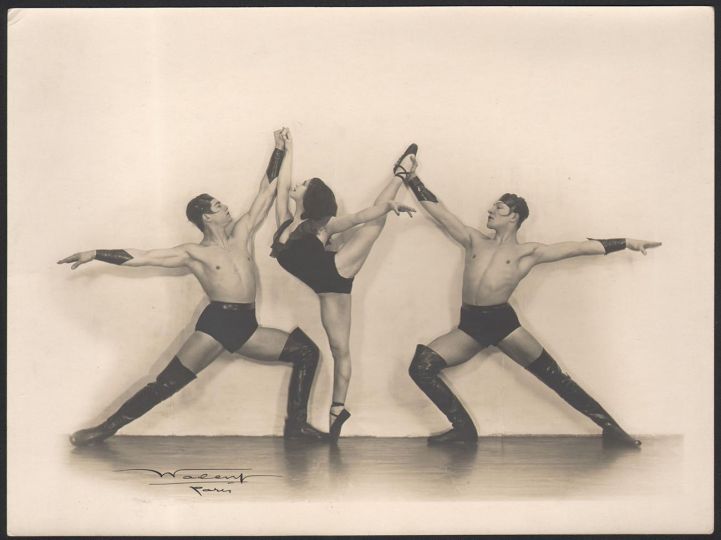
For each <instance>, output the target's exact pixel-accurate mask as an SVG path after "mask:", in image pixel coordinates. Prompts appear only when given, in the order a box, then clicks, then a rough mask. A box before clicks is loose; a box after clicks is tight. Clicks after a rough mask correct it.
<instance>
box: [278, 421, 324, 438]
mask: <svg viewBox="0 0 721 540" xmlns="http://www.w3.org/2000/svg"><path fill="white" fill-rule="evenodd" d="M283 437H285V438H286V439H304V440H311V441H325V440H328V434H327V433H323V432H322V431H320V430H318V429H315V428H314V427H313V426H311V425H310V424H309V423H308V422H303V423H302V424H296V423H293V422H288V421H286V423H285V428H284V429H283Z"/></svg>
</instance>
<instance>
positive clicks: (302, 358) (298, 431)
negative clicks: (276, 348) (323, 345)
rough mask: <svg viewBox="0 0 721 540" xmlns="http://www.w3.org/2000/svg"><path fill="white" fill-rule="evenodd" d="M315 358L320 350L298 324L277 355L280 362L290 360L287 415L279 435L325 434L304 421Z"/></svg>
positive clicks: (321, 436) (309, 436)
mask: <svg viewBox="0 0 721 540" xmlns="http://www.w3.org/2000/svg"><path fill="white" fill-rule="evenodd" d="M319 358H320V351H319V350H318V346H317V345H316V344H315V343H314V342H313V340H312V339H310V338H309V337H308V336H307V335H306V334H305V332H303V331H302V330H301V329H300V328H296V329H295V330H293V332H291V334H290V336H288V341H287V342H286V343H285V346H284V347H283V352H282V353H281V354H280V358H279V360H280V361H281V362H290V363H291V364H293V372H292V373H291V375H290V384H289V386H288V415H287V417H286V419H285V427H284V429H283V436H284V437H286V438H289V439H290V438H303V439H315V440H322V439H326V438H327V434H326V433H323V432H321V431H319V430H317V429H315V428H314V427H313V426H311V425H310V424H309V423H308V399H309V398H310V390H311V387H312V386H313V378H314V377H315V370H316V368H317V367H318V359H319Z"/></svg>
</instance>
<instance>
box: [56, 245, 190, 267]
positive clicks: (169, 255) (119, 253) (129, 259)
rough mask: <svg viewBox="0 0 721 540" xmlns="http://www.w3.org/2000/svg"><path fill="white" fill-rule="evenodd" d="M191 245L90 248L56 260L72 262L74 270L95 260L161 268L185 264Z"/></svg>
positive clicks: (60, 262) (65, 262)
mask: <svg viewBox="0 0 721 540" xmlns="http://www.w3.org/2000/svg"><path fill="white" fill-rule="evenodd" d="M191 249H192V247H191V246H190V245H188V244H183V245H180V246H176V247H172V248H166V249H151V250H147V251H146V250H142V249H135V248H127V249H91V250H89V251H80V252H78V253H74V254H73V255H70V256H69V257H65V258H64V259H61V260H59V261H58V264H69V263H73V265H72V266H71V267H70V269H71V270H75V269H76V268H77V267H78V266H80V265H82V264H86V263H89V262H90V261H93V260H97V261H102V262H106V263H110V264H116V265H122V266H133V267H139V266H160V267H163V268H178V267H180V266H186V265H187V263H188V261H189V260H190V250H191Z"/></svg>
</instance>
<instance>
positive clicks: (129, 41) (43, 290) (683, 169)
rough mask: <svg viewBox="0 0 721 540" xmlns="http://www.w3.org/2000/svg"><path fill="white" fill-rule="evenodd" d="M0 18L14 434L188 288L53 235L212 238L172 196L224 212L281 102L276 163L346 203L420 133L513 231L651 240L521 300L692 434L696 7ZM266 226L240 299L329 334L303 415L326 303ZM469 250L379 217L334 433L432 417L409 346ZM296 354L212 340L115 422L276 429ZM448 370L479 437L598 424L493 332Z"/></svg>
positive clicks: (193, 306)
mask: <svg viewBox="0 0 721 540" xmlns="http://www.w3.org/2000/svg"><path fill="white" fill-rule="evenodd" d="M8 24H9V28H8V31H9V34H8V44H9V50H8V77H9V78H8V236H7V242H8V318H7V321H8V324H7V326H8V352H7V361H8V433H9V436H10V440H11V442H12V444H11V446H10V452H11V453H10V456H11V457H12V456H15V458H18V456H19V455H20V454H22V453H23V451H24V449H27V448H30V447H36V446H37V445H42V444H44V441H45V440H46V438H47V437H49V436H59V435H64V434H68V433H71V432H72V431H74V430H76V429H79V428H81V427H87V426H88V425H91V424H92V423H94V422H97V421H100V420H102V419H104V418H105V417H106V416H107V415H108V414H110V413H112V412H113V411H114V408H115V407H117V406H118V405H119V404H120V403H122V401H123V400H124V399H126V398H127V397H128V396H129V395H131V393H132V392H133V391H135V390H137V389H138V388H140V387H141V386H142V385H144V384H146V383H147V382H148V381H149V380H151V379H152V378H154V377H155V375H156V374H157V373H158V372H159V371H160V370H161V369H162V368H163V367H164V365H165V364H167V362H168V361H169V360H170V359H171V358H172V356H173V355H174V354H175V352H176V350H177V348H178V347H179V345H180V344H181V343H182V340H183V339H184V338H185V337H187V336H188V335H189V333H190V332H191V331H192V327H193V325H194V323H195V318H196V317H197V315H198V314H199V313H200V311H201V310H202V308H203V306H204V305H205V304H204V302H205V301H206V300H205V298H204V295H203V293H202V290H201V288H200V286H199V285H198V284H197V282H196V281H195V280H194V278H193V277H192V276H190V275H184V274H183V273H182V272H179V271H166V270H162V269H127V268H117V267H113V266H110V265H105V264H102V263H92V264H89V265H85V266H83V267H81V268H80V269H78V270H76V271H74V272H71V271H70V269H69V267H68V266H63V267H60V266H57V265H56V264H55V262H56V261H57V260H58V259H60V258H62V257H65V256H67V255H69V254H71V253H73V252H75V251H80V250H86V249H95V248H129V247H134V248H141V249H148V248H156V247H167V246H171V245H176V244H180V243H184V242H192V241H198V240H200V237H201V235H200V233H199V232H198V231H197V230H196V229H195V228H194V227H193V226H192V225H191V224H190V223H189V222H188V221H187V220H186V219H185V215H184V212H185V205H186V203H187V201H188V200H189V199H190V198H192V197H193V196H195V195H197V194H198V193H202V192H208V193H211V194H213V195H214V196H216V197H218V198H219V199H220V200H222V201H224V202H226V203H227V204H228V205H229V206H230V208H231V212H232V213H234V214H235V215H236V216H237V215H240V213H242V212H243V211H245V210H246V209H247V208H248V206H249V204H250V201H251V200H252V198H253V196H254V195H255V192H256V190H257V185H258V181H259V179H260V178H261V176H262V174H263V171H264V169H265V165H266V163H267V160H268V156H269V155H270V152H271V150H272V148H273V139H272V131H273V129H276V128H278V127H280V126H288V127H289V128H290V129H291V131H292V133H293V137H294V140H295V160H294V165H295V168H294V179H297V180H303V179H305V178H309V177H311V176H319V177H321V178H323V179H325V180H326V181H327V182H328V183H329V184H330V185H331V186H332V187H333V189H334V190H335V192H336V195H337V197H338V199H339V201H340V206H341V210H342V211H345V212H347V211H356V210H359V209H361V208H363V207H365V206H367V205H369V204H370V203H372V201H373V199H374V197H375V196H376V194H377V193H378V192H379V191H380V189H381V188H382V186H383V185H384V182H385V181H386V180H387V179H388V177H389V172H390V170H391V166H392V164H393V162H394V161H395V159H396V158H397V157H398V155H399V154H400V153H401V152H402V151H403V150H404V149H405V147H406V146H407V145H408V144H409V143H410V142H416V143H417V144H418V145H419V147H420V150H419V155H418V157H419V162H420V164H421V165H420V168H419V175H420V177H421V178H422V179H423V180H424V181H425V182H426V184H427V185H428V186H429V187H430V188H431V189H432V190H433V191H434V192H435V193H436V194H437V195H438V196H439V198H441V199H442V200H443V201H444V202H445V203H446V205H447V206H448V207H449V208H450V209H451V210H453V211H454V212H455V213H456V214H457V215H458V216H459V217H460V218H461V219H462V220H463V221H464V222H465V223H467V224H469V225H475V226H479V227H481V228H482V225H481V224H482V223H484V220H483V217H484V215H485V210H486V209H487V208H488V206H489V205H490V204H491V203H493V201H494V200H495V199H496V198H497V197H498V196H499V195H501V194H502V193H504V192H506V191H511V192H516V193H518V194H520V195H522V196H524V197H525V198H526V199H527V201H528V204H529V207H530V217H529V219H528V220H527V221H526V223H525V224H524V225H523V227H522V228H521V230H520V234H519V238H520V240H521V241H539V242H548V243H550V242H556V241H564V240H582V239H584V238H585V237H587V236H592V237H600V238H604V237H618V236H625V237H634V238H642V239H650V240H659V241H662V242H663V247H661V248H659V249H656V250H652V251H650V252H649V253H648V255H647V256H646V257H643V256H642V255H641V254H639V253H634V252H630V251H625V252H622V253H616V254H613V255H611V256H608V257H586V258H579V259H576V260H571V261H565V262H561V263H556V264H553V265H546V266H541V267H538V268H536V269H534V270H533V272H532V273H531V274H530V275H529V277H528V278H527V279H526V280H525V281H524V282H523V283H522V284H521V286H520V287H519V288H518V290H517V291H516V292H515V293H514V295H513V296H512V298H511V304H512V305H513V306H514V307H515V308H516V309H517V311H518V313H519V317H520V320H521V322H522V324H523V325H524V326H525V327H526V328H527V329H529V330H530V331H531V332H532V333H533V334H534V335H535V336H536V337H537V339H538V340H539V341H540V342H541V343H542V344H543V345H544V346H545V347H546V348H547V349H548V350H549V352H550V353H551V354H552V355H553V356H554V357H555V358H556V359H557V360H558V362H559V363H560V364H561V365H562V366H563V367H564V368H565V369H566V370H567V371H568V372H569V373H570V374H571V375H572V376H573V377H574V379H575V380H577V381H578V382H579V383H580V384H581V385H582V386H583V387H584V388H585V389H586V390H588V391H589V392H590V393H591V394H592V395H593V396H594V397H596V398H597V399H598V400H599V401H600V402H601V403H602V404H603V405H604V407H605V408H607V409H608V410H609V411H610V412H611V413H612V414H613V415H614V416H615V417H616V419H617V420H619V422H620V423H621V424H622V425H623V426H624V427H625V428H626V429H627V430H628V431H630V432H632V433H635V434H639V435H653V434H683V435H684V436H685V437H686V440H687V441H691V442H690V443H689V444H690V445H691V446H692V447H693V448H701V447H702V448H703V450H702V451H700V452H701V453H700V454H699V459H701V458H703V459H708V458H710V456H711V449H710V447H709V446H708V445H709V443H710V440H711V439H709V437H710V433H711V430H712V419H713V401H712V398H713V386H712V383H713V334H712V330H713V242H714V236H713V197H714V185H713V178H714V177H713V127H714V124H713V80H714V79H713V17H712V11H711V10H708V9H698V8H674V9H670V8H656V9H649V8H640V9H630V8H621V9H610V8H609V9H584V8H573V9H565V10H550V9H546V8H540V9H539V8H481V9H478V8H475V9H474V8H454V9H437V8H414V9H403V8H383V9H310V8H308V9H299V8H296V9H285V10H275V9H242V10H237V9H223V10H221V9H214V10H211V9H203V10H175V9H164V10H134V9H114V10H97V9H94V10H71V9H61V10H20V11H13V12H11V13H10V16H9V23H8ZM399 198H400V199H401V200H403V201H405V202H408V203H411V204H414V199H413V197H412V196H411V195H410V194H409V193H407V192H406V191H405V189H404V188H403V189H402V191H401V194H400V196H399ZM274 230H275V219H274V215H273V213H272V212H271V214H270V215H269V216H268V219H267V221H266V222H265V223H264V224H263V226H262V228H261V229H260V231H259V232H258V234H257V237H256V241H255V256H256V261H257V265H258V271H259V279H260V281H259V283H260V288H259V295H258V299H257V304H258V319H259V321H260V323H261V324H262V325H265V326H271V327H276V328H281V329H283V330H286V331H291V330H292V329H293V328H294V327H295V326H296V325H300V326H301V327H302V328H303V329H304V330H305V331H306V332H307V333H308V334H309V335H310V336H311V337H312V338H313V339H314V340H315V341H316V342H317V343H318V344H319V345H320V347H321V351H322V355H323V358H322V364H321V368H320V370H319V372H318V376H317V379H316V383H315V386H314V389H313V395H312V399H311V410H310V419H311V421H312V422H313V423H314V424H315V425H316V426H319V427H321V428H323V429H326V427H327V407H328V405H329V402H330V391H331V375H332V359H331V356H330V350H329V347H328V343H327V339H326V337H325V334H324V332H323V330H322V327H321V325H320V321H319V311H318V301H317V298H316V297H315V295H314V294H313V293H312V291H310V290H309V289H307V288H306V287H305V286H303V285H302V284H301V283H299V282H298V281H297V280H295V278H293V277H292V276H290V275H289V274H287V273H285V272H284V271H283V270H282V269H281V268H280V267H279V266H278V264H277V262H276V261H275V260H274V259H271V258H270V257H269V256H268V255H269V245H270V242H271V237H272V234H273V232H274ZM462 261H463V254H462V250H461V248H460V247H458V246H457V245H455V244H454V243H453V242H452V241H451V240H450V239H449V238H448V237H446V236H445V235H444V234H443V233H442V232H441V231H440V230H439V229H438V228H437V227H436V226H435V225H434V224H433V223H432V221H431V220H430V219H429V218H428V216H427V215H424V214H423V212H422V211H419V212H418V213H417V214H416V216H415V217H414V218H413V219H412V220H411V219H408V218H407V217H405V216H402V217H395V216H393V215H392V216H390V217H389V219H388V222H387V226H386V228H385V231H384V232H383V235H382V236H381V238H380V239H379V241H378V242H377V244H376V246H375V247H374V249H373V252H372V254H371V255H370V257H369V259H368V261H367V263H366V265H365V267H364V268H363V269H362V270H361V272H360V274H359V275H358V276H357V277H356V280H355V286H354V291H353V326H352V334H351V354H352V358H353V379H352V381H351V386H350V393H349V395H348V400H347V406H348V408H349V409H350V410H351V411H352V413H353V416H352V418H351V420H350V421H349V422H348V423H347V424H346V426H345V427H344V431H343V434H344V435H347V436H353V435H374V436H425V435H427V434H429V433H430V432H435V431H439V430H441V429H443V428H444V426H445V425H446V424H447V422H446V420H445V418H444V417H443V416H442V414H441V413H439V412H438V411H437V409H436V408H435V407H434V406H433V405H432V404H431V402H430V401H429V400H428V399H427V398H426V397H425V396H424V395H423V394H422V393H421V392H420V391H419V390H418V389H417V388H416V387H415V385H414V384H413V382H412V381H411V380H410V378H409V377H408V375H407V367H408V364H409V362H410V360H411V358H412V356H413V352H414V349H415V346H416V344H417V343H428V342H430V341H431V340H432V339H433V338H435V337H437V336H438V335H440V334H443V333H446V332H447V331H449V330H450V329H451V328H453V327H454V326H455V325H457V323H458V310H459V308H460V285H461V281H460V280H461V272H462ZM289 375H290V368H289V367H287V366H283V365H271V366H265V365H262V364H261V363H259V362H249V361H247V360H246V359H243V358H241V357H239V356H232V355H229V354H224V355H222V357H221V358H220V359H219V360H218V361H217V362H216V363H215V364H213V365H211V366H210V367H209V368H207V369H206V370H205V371H204V372H203V373H202V374H201V376H200V377H199V379H198V380H197V381H196V382H195V383H193V384H192V385H191V386H189V387H188V388H186V389H185V390H183V391H182V392H181V393H180V394H178V395H177V396H175V397H173V398H172V399H171V400H169V401H167V402H165V403H163V404H161V405H159V406H158V407H157V408H156V409H154V410H153V411H152V412H151V413H149V414H147V415H146V416H145V417H143V418H142V419H140V420H138V421H136V422H134V423H133V424H131V425H130V426H128V427H127V428H125V429H123V432H122V433H124V434H136V435H146V434H154V435H171V434H177V435H189V434H199V435H221V434H223V435H236V434H244V435H268V434H279V433H280V432H281V430H282V423H283V418H284V414H285V397H286V387H287V383H288V379H289ZM446 377H447V380H448V381H449V382H450V384H451V385H452V386H453V388H454V389H456V390H457V392H458V395H459V396H460V397H461V399H462V400H463V402H464V403H465V404H466V405H467V407H468V409H469V411H470V413H471V415H472V416H473V418H474V420H475V422H476V424H477V426H478V429H479V432H480V434H481V435H490V434H593V433H597V432H598V429H597V428H596V426H595V425H594V424H592V423H591V422H590V421H588V420H587V419H586V418H585V417H583V416H581V415H580V414H578V413H576V412H575V411H573V410H572V409H570V408H569V407H568V406H567V405H565V403H563V402H562V401H561V400H560V399H559V398H557V397H556V396H555V394H553V393H552V392H551V391H549V390H548V389H546V388H545V387H543V386H542V385H541V384H540V383H538V382H537V381H536V380H535V379H534V378H533V377H532V376H530V375H529V374H527V373H526V372H525V371H524V370H522V369H520V368H519V367H518V366H516V365H515V364H514V363H513V362H512V361H511V360H510V359H508V358H506V357H505V356H504V355H503V354H502V353H500V352H499V351H498V350H496V349H494V348H491V349H488V350H486V351H484V352H483V353H481V354H480V355H478V357H476V358H474V359H473V360H472V361H470V362H468V363H467V364H466V365H463V366H461V367H458V368H455V369H452V370H448V371H447V372H446ZM27 426H33V427H34V429H31V430H29V429H26V427H27ZM699 445H700V446H699ZM13 452H14V453H13ZM707 487H708V486H707Z"/></svg>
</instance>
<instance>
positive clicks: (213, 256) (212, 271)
mask: <svg viewBox="0 0 721 540" xmlns="http://www.w3.org/2000/svg"><path fill="white" fill-rule="evenodd" d="M198 259H199V262H200V263H201V265H202V270H203V273H204V274H205V275H206V276H207V277H208V278H210V279H224V278H225V279H227V278H232V277H241V278H243V277H246V276H248V275H250V274H252V273H253V272H254V267H255V261H254V260H253V257H252V254H251V253H250V252H249V251H248V249H247V248H246V245H245V243H241V242H237V243H232V244H229V245H228V246H223V247H220V246H209V247H205V248H203V249H202V251H201V252H200V253H199V257H198Z"/></svg>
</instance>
